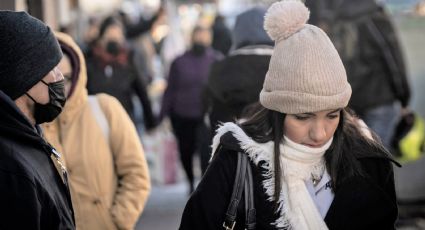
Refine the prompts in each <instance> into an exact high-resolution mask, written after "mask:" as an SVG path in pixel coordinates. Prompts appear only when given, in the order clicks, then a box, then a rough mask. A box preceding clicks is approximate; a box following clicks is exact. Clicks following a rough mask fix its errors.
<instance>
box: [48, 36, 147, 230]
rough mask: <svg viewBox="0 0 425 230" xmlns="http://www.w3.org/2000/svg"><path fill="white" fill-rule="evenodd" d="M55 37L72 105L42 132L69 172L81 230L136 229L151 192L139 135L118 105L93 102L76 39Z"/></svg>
mask: <svg viewBox="0 0 425 230" xmlns="http://www.w3.org/2000/svg"><path fill="white" fill-rule="evenodd" d="M56 37H57V39H58V41H59V44H60V46H61V49H62V52H63V54H64V57H63V59H62V60H61V62H60V63H59V69H60V70H61V72H62V73H63V75H64V76H65V79H66V83H65V92H66V95H67V103H66V105H65V107H64V110H63V112H62V113H61V114H60V116H59V117H58V118H57V119H56V120H54V121H53V122H51V123H47V124H44V125H43V129H44V134H45V137H46V139H47V140H48V141H49V142H50V143H51V144H52V145H53V146H54V147H55V148H56V149H57V150H58V151H59V152H60V153H62V154H63V159H64V162H65V164H66V166H67V168H68V179H69V184H70V191H71V199H72V204H73V206H74V211H75V221H76V226H77V229H80V230H84V229H88V230H96V229H99V230H100V229H102V230H103V229H111V230H112V229H134V226H135V225H136V222H137V220H138V218H139V216H140V214H141V213H142V211H143V208H144V206H145V203H146V201H147V198H148V194H149V191H150V179H149V171H148V165H147V162H146V159H145V156H144V153H143V149H142V146H141V144H140V140H139V137H138V135H137V132H136V129H135V127H134V125H133V123H132V121H131V119H130V118H129V116H128V115H127V113H126V111H125V110H124V108H123V106H122V105H121V104H120V103H119V102H118V100H116V99H115V98H113V97H111V96H109V95H106V94H98V95H96V96H90V97H88V95H87V89H86V88H85V86H86V82H87V76H86V65H85V61H84V57H83V55H82V53H81V51H80V49H79V48H78V46H77V44H75V42H74V41H73V40H72V38H71V37H69V36H67V35H65V34H62V33H57V34H56ZM90 101H91V102H90ZM93 101H97V103H96V104H97V109H96V107H95V106H94V105H95V104H94V103H93ZM99 114H103V116H102V117H103V119H104V120H103V121H104V123H102V122H101V121H102V120H101V119H100V118H99V117H100V116H99Z"/></svg>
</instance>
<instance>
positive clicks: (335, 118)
mask: <svg viewBox="0 0 425 230" xmlns="http://www.w3.org/2000/svg"><path fill="white" fill-rule="evenodd" d="M340 114H341V109H333V110H324V111H320V112H314V113H300V114H287V115H286V116H285V122H284V130H283V132H284V134H285V135H286V136H287V137H288V138H289V139H290V140H292V141H293V142H295V143H298V144H302V145H305V146H308V147H311V148H318V147H321V146H323V145H324V144H326V143H327V142H328V141H329V140H330V139H331V138H332V137H333V135H334V133H335V130H336V128H337V127H338V124H339V120H340Z"/></svg>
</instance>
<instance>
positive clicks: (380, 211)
mask: <svg viewBox="0 0 425 230" xmlns="http://www.w3.org/2000/svg"><path fill="white" fill-rule="evenodd" d="M233 135H234V134H233V133H232V132H227V133H225V134H224V135H222V136H221V138H219V139H216V140H220V145H219V147H218V151H216V154H215V156H214V158H213V160H212V162H211V164H210V166H209V168H208V169H207V172H206V174H204V177H203V178H202V181H201V182H200V184H199V186H198V187H197V189H196V190H195V192H194V193H193V194H192V196H191V197H190V199H189V201H188V202H187V204H186V207H185V209H184V213H183V217H182V220H181V225H180V229H181V230H189V229H197V230H198V229H199V230H200V229H202V230H213V229H214V230H216V229H223V227H222V225H223V221H224V218H225V213H226V210H227V207H228V205H229V201H230V197H231V193H232V188H233V183H234V177H235V173H236V165H237V152H245V151H243V150H242V148H241V145H245V147H253V146H250V144H249V143H246V142H243V141H240V140H238V139H236V138H235V137H234V136H233ZM254 148H255V146H254ZM245 153H246V152H245ZM250 158H251V157H250ZM252 160H253V159H252V158H251V162H250V164H251V168H252V172H253V180H254V200H255V201H254V203H255V208H256V221H257V226H256V229H277V228H276V227H275V226H272V225H271V223H273V222H275V221H276V220H277V218H278V217H279V214H277V213H274V212H273V210H274V204H273V203H272V202H270V201H269V200H268V199H269V198H270V197H268V195H267V194H266V193H265V188H264V187H263V182H264V180H265V177H264V176H263V175H264V174H265V170H266V169H265V168H267V166H266V165H267V164H266V162H265V161H260V162H257V163H258V165H257V164H256V163H253V161H252ZM358 160H359V162H360V164H361V166H362V169H363V170H364V172H365V173H366V175H367V176H366V177H352V178H351V179H348V180H346V181H345V182H344V183H343V184H341V185H340V186H339V188H338V189H337V191H336V192H335V197H334V200H333V202H332V204H331V206H330V208H329V210H328V212H327V215H326V217H325V222H326V225H327V226H328V228H329V229H331V230H332V229H343V230H350V229H353V230H359V229H362V230H364V229H371V230H376V229H395V228H394V223H395V221H396V219H397V214H398V209H397V204H396V196H395V189H394V175H393V170H392V165H391V163H390V161H389V160H387V159H385V158H377V157H367V158H362V159H358ZM242 200H243V198H242ZM242 203H243V202H242ZM244 222H245V212H244V208H243V205H240V206H239V211H238V216H237V219H236V227H235V229H244Z"/></svg>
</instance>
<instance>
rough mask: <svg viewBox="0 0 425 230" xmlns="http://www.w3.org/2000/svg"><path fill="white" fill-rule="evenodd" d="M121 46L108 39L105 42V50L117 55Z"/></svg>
mask: <svg viewBox="0 0 425 230" xmlns="http://www.w3.org/2000/svg"><path fill="white" fill-rule="evenodd" d="M120 49H121V46H120V44H119V43H118V42H116V41H108V42H107V43H106V51H107V52H108V53H110V54H111V55H114V56H117V55H118V54H119V53H120Z"/></svg>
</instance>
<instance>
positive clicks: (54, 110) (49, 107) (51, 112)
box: [26, 80, 66, 124]
mask: <svg viewBox="0 0 425 230" xmlns="http://www.w3.org/2000/svg"><path fill="white" fill-rule="evenodd" d="M41 82H43V84H45V85H47V87H48V88H49V98H50V101H49V103H47V104H45V105H43V104H40V103H38V102H37V101H35V100H34V98H32V97H31V96H30V95H29V94H27V93H26V95H27V96H28V97H29V98H31V100H33V101H34V102H35V107H34V119H35V123H36V124H42V123H44V122H51V121H53V120H54V119H55V118H56V117H57V116H59V114H60V113H61V112H62V109H63V107H64V106H65V102H66V96H65V81H64V80H60V81H57V82H52V83H49V84H47V83H46V82H44V81H43V80H41Z"/></svg>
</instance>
